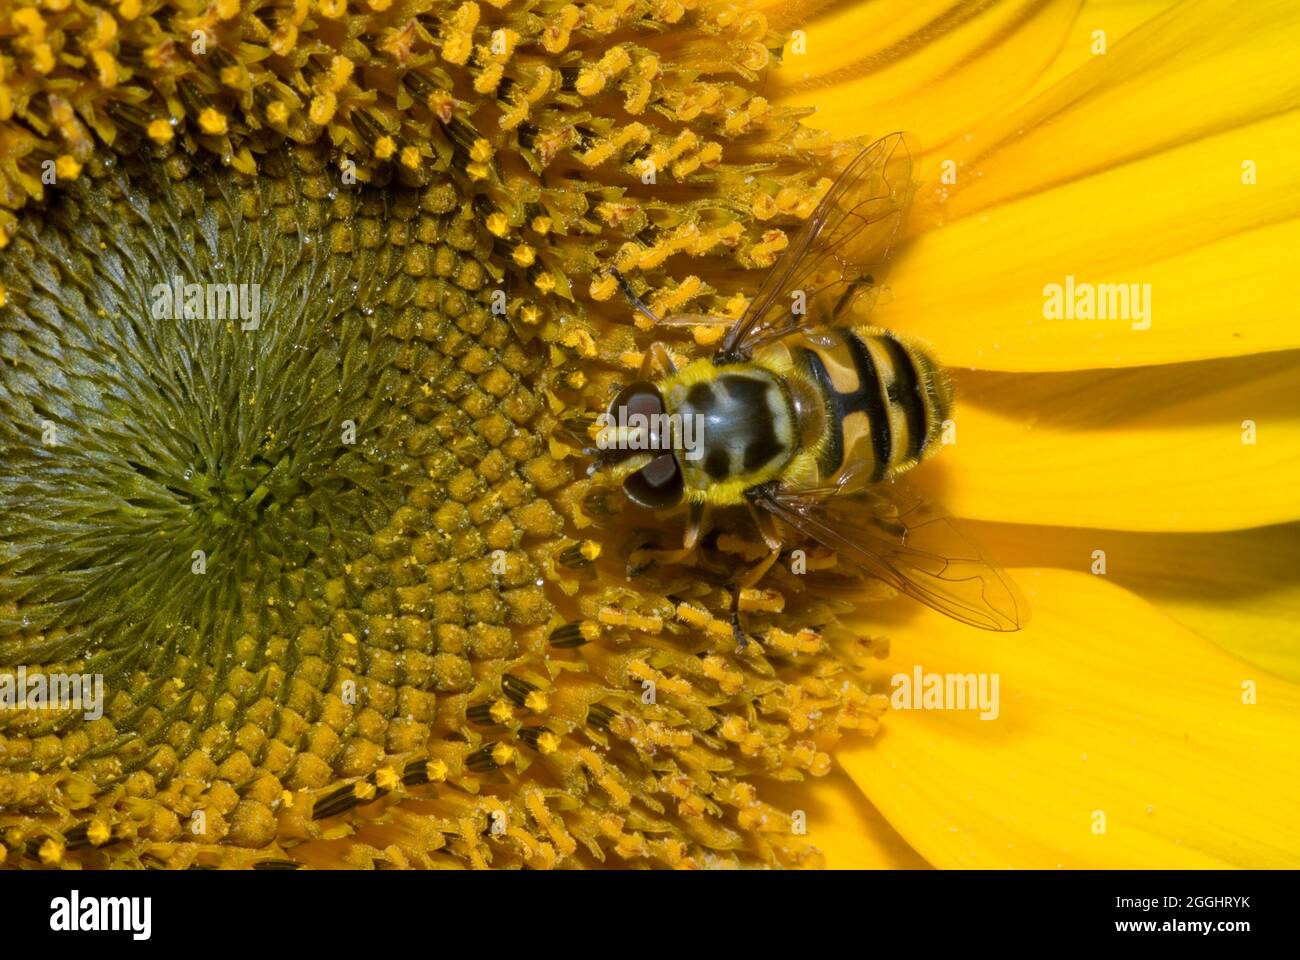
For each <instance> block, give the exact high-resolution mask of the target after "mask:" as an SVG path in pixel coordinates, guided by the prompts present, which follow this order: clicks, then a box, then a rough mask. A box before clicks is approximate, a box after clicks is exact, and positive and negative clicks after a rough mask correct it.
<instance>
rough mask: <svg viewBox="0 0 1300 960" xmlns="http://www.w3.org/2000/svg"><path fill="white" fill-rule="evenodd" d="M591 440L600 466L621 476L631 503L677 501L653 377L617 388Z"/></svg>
mask: <svg viewBox="0 0 1300 960" xmlns="http://www.w3.org/2000/svg"><path fill="white" fill-rule="evenodd" d="M597 443H598V446H599V448H600V460H599V462H600V468H601V470H602V471H604V472H605V473H606V474H607V475H608V476H609V477H610V479H612V480H614V481H615V482H618V481H621V482H622V485H623V492H624V493H625V494H626V495H627V497H628V499H629V500H631V501H632V502H633V503H636V504H639V505H640V506H643V507H649V508H650V509H654V510H660V509H666V508H669V507H675V506H677V505H678V504H680V503H681V502H682V500H683V498H684V496H685V485H684V484H683V481H682V469H681V464H680V463H679V462H678V460H677V455H676V451H675V450H674V436H673V431H672V429H671V418H670V417H669V416H668V415H667V412H666V411H665V409H664V400H663V395H662V394H661V393H660V392H659V388H658V387H656V386H655V385H654V384H653V383H650V382H649V381H646V380H638V381H636V382H634V383H631V384H628V385H627V386H626V387H624V388H623V389H622V390H620V391H619V393H618V395H617V396H615V397H614V399H613V400H612V401H611V402H610V405H609V407H608V409H607V410H606V411H605V414H604V416H603V417H602V418H601V423H600V435H599V437H598V439H597Z"/></svg>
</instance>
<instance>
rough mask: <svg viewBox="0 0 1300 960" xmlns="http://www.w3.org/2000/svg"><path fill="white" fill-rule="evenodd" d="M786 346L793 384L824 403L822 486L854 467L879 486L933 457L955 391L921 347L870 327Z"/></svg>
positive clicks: (797, 339) (821, 333)
mask: <svg viewBox="0 0 1300 960" xmlns="http://www.w3.org/2000/svg"><path fill="white" fill-rule="evenodd" d="M782 346H783V347H784V348H785V349H786V350H788V351H789V354H790V359H791V361H792V367H793V373H794V376H795V378H798V379H802V380H804V381H805V383H807V384H810V385H811V386H812V387H813V388H814V390H815V392H816V395H817V396H818V397H820V399H821V402H822V406H823V411H822V413H823V416H822V418H821V422H822V423H823V424H824V427H823V430H822V436H821V437H820V439H819V440H818V441H817V444H816V451H815V452H816V456H817V468H818V474H819V476H818V482H819V483H821V484H826V485H833V484H835V483H836V482H837V481H838V480H839V479H840V478H841V477H842V476H843V475H844V473H845V472H846V470H850V469H851V470H853V471H854V475H855V477H860V479H861V481H862V482H868V483H879V482H881V481H884V480H889V479H891V478H893V477H894V476H896V475H898V474H900V473H903V472H904V471H906V470H909V469H911V468H912V467H913V466H915V465H916V464H917V463H919V462H920V461H922V460H924V459H925V458H926V457H927V456H929V455H930V454H932V453H933V452H934V451H935V449H936V447H937V445H938V443H939V437H940V433H941V431H942V424H943V422H944V421H945V420H946V419H948V416H949V412H950V408H951V404H952V390H951V387H950V385H949V382H948V379H947V376H946V375H945V374H944V372H943V371H942V369H940V367H939V366H938V365H937V364H936V363H935V362H934V361H933V360H932V359H931V358H930V356H929V354H928V353H926V352H925V351H924V350H922V349H921V348H920V347H918V346H916V345H915V344H913V343H910V342H908V341H906V340H904V339H902V338H900V337H898V336H896V335H895V334H892V333H890V332H889V331H886V330H880V329H875V328H870V327H859V328H857V329H846V328H837V327H824V328H820V329H818V330H816V331H815V332H810V333H806V334H798V335H795V336H793V337H791V338H789V339H788V340H787V341H785V343H783V344H782Z"/></svg>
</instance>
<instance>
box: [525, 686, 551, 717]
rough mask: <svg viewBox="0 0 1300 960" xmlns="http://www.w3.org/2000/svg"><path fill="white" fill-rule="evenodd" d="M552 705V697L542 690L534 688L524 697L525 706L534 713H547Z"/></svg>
mask: <svg viewBox="0 0 1300 960" xmlns="http://www.w3.org/2000/svg"><path fill="white" fill-rule="evenodd" d="M550 705H551V701H550V699H549V698H548V697H547V696H546V694H545V693H544V692H543V691H541V690H533V691H531V692H530V693H529V694H528V696H526V697H524V706H525V707H527V708H528V709H529V710H531V711H532V712H533V713H545V712H546V710H547V708H549V707H550Z"/></svg>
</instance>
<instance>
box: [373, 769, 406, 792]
mask: <svg viewBox="0 0 1300 960" xmlns="http://www.w3.org/2000/svg"><path fill="white" fill-rule="evenodd" d="M401 782H402V779H401V777H399V776H398V775H397V771H396V770H394V769H393V768H392V767H380V768H379V769H378V770H376V771H375V783H377V784H378V785H379V786H380V788H381V789H384V790H396V789H397V788H398V786H399V785H400V784H401Z"/></svg>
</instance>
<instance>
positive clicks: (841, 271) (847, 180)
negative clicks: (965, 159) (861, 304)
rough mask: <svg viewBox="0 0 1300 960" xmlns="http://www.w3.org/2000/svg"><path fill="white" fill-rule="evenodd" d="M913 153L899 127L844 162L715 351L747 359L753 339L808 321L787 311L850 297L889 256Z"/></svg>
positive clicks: (771, 337)
mask: <svg viewBox="0 0 1300 960" xmlns="http://www.w3.org/2000/svg"><path fill="white" fill-rule="evenodd" d="M911 178H912V157H911V152H910V151H909V150H908V148H907V143H906V142H905V140H904V137H903V135H902V134H901V133H891V134H890V135H889V136H887V137H882V138H881V139H879V140H877V141H876V142H875V143H872V144H871V145H870V146H868V147H864V148H863V149H862V151H861V152H860V153H859V154H858V155H857V156H855V157H854V158H853V160H851V161H850V162H849V165H848V166H847V167H845V168H844V171H843V173H841V174H840V176H839V177H838V178H837V179H836V181H835V183H834V184H832V185H831V188H830V190H828V191H827V192H826V196H824V197H822V199H821V202H820V203H818V204H817V209H816V210H814V211H813V212H812V215H811V216H810V217H809V218H808V219H807V220H805V221H804V224H803V226H802V227H800V229H799V232H798V233H797V234H796V235H795V238H794V239H793V240H792V241H791V242H790V245H789V246H788V247H786V248H785V250H784V251H783V252H782V254H781V256H780V258H779V259H778V260H777V262H776V263H775V264H774V265H773V266H772V269H771V270H769V271H768V273H767V276H766V277H764V278H763V283H762V285H761V286H760V287H759V289H758V292H757V293H755V295H754V299H753V300H751V301H750V304H749V307H748V308H747V309H746V310H745V313H744V315H743V316H741V318H740V319H739V320H737V321H736V324H735V326H733V327H732V328H731V329H730V330H729V331H728V332H727V336H726V337H725V338H724V339H723V341H722V345H721V346H720V348H719V350H718V354H719V356H724V355H725V356H734V357H747V356H748V355H749V351H750V350H751V349H752V348H753V347H754V345H755V344H756V343H757V342H759V341H763V340H774V339H777V338H779V337H781V336H784V335H785V333H788V332H791V331H793V330H795V329H798V328H799V327H801V326H803V325H804V324H805V323H807V318H806V317H805V316H803V315H801V314H795V313H793V312H792V306H793V299H792V296H791V295H792V294H793V292H794V291H796V290H802V291H803V293H804V296H805V301H806V302H808V303H811V302H812V300H813V299H814V297H816V296H819V295H822V294H824V293H826V291H828V290H830V289H831V288H834V287H841V288H843V289H842V292H843V294H844V295H846V296H849V295H852V293H853V291H854V290H855V288H857V287H858V286H859V285H860V284H861V283H862V282H864V281H866V282H869V281H870V277H869V275H868V273H869V270H870V268H871V267H872V266H874V265H878V264H880V263H882V262H883V261H884V260H885V258H886V257H887V256H888V254H889V249H890V247H891V246H892V245H893V242H894V239H895V237H896V236H897V234H898V229H899V227H900V225H901V224H902V221H903V212H904V210H905V209H906V207H907V203H908V200H909V199H910V197H911V193H912V179H911Z"/></svg>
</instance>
